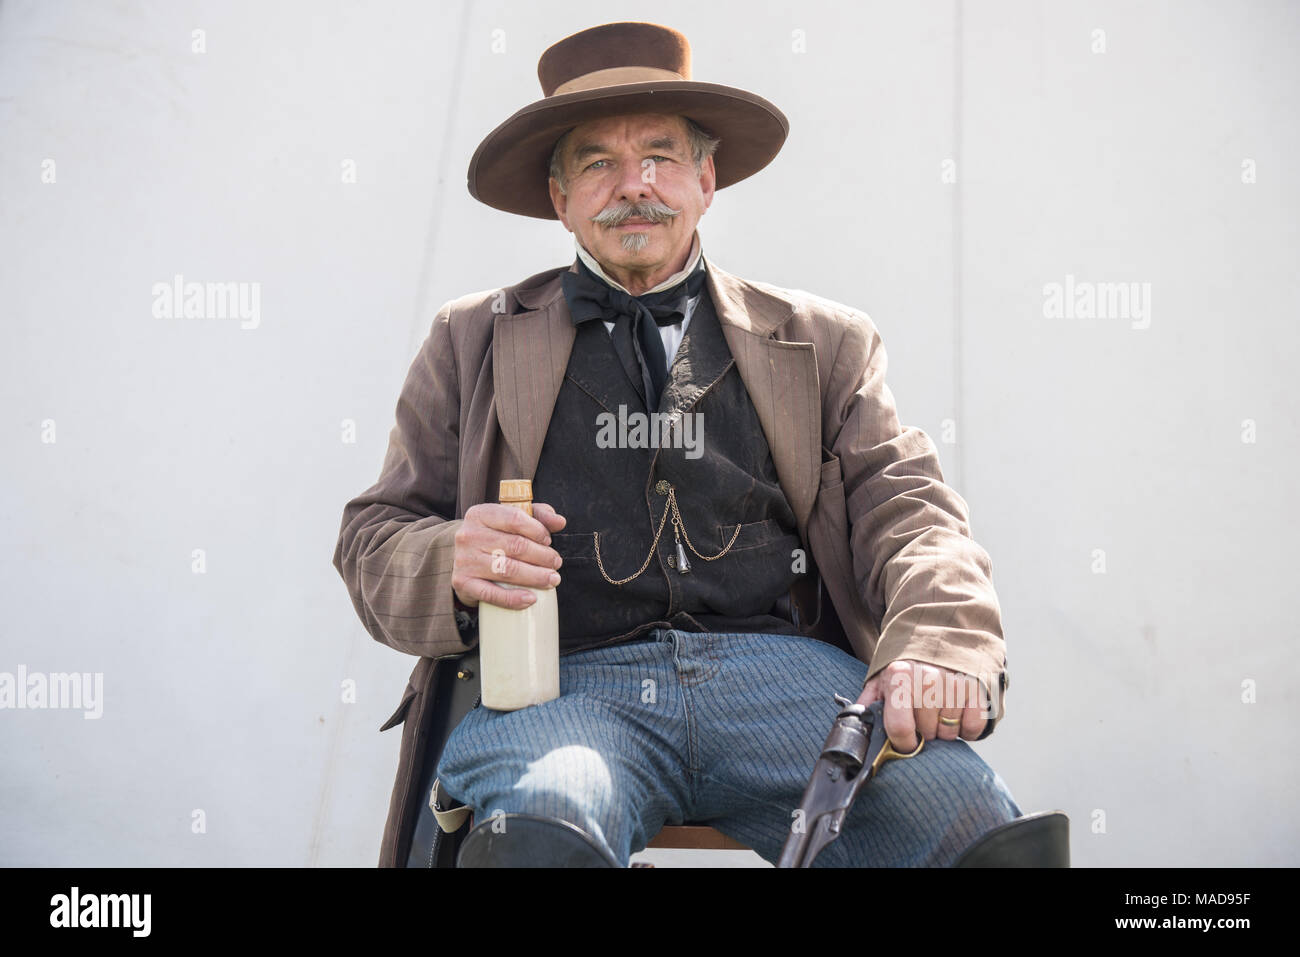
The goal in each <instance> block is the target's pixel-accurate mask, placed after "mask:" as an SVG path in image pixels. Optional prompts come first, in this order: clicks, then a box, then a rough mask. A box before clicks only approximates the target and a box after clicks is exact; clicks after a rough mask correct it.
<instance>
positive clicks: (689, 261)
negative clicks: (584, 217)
mask: <svg viewBox="0 0 1300 957" xmlns="http://www.w3.org/2000/svg"><path fill="white" fill-rule="evenodd" d="M573 245H574V246H576V247H577V249H578V257H579V258H580V259H581V260H582V261H583V262H584V263H586V264H587V268H588V269H590V270H591V271H592V272H594V273H595V274H596V275H597V276H599V277H600V278H601V279H602V280H604V281H605V282H607V283H609V284H610V285H611V286H613V287H614V288H615V289H622V291H623V292H627V294H628V295H629V296H630V295H632V293H630V292H628V291H627V290H626V289H623V287H622V286H620V285H619V284H618V283H617V282H615V281H614V280H613V279H611V278H610V277H609V275H608V274H607V273H606V272H605V270H603V269H601V268H600V263H598V262H596V259H595V257H593V256H592V255H591V253H589V252H587V250H586V249H584V248H583V245H582V243H580V242H578V237H577V234H576V233H575V234H574V237H573ZM703 255H704V249H703V248H702V246H701V244H700V231H699V230H698V229H697V230H696V231H695V235H694V237H693V238H692V240H691V254H690V255H689V256H687V257H686V265H685V266H684V267H683V268H682V270H681V272H678V273H674V274H673V275H671V276H669V277H668V278H667V279H665V280H664V281H663V282H661V283H659V285H657V286H655V287H654V288H653V289H647V290H646V291H645V292H643V293H638V295H642V296H648V295H650V293H652V292H662V291H663V290H665V289H671V288H672V287H673V286H675V285H677V284H678V283H679V282H681V281H682V280H683V279H685V278H686V277H687V276H689V275H690V274H691V271H692V270H693V269H694V268H695V265H696V263H698V262H699V261H700V257H701V256H703Z"/></svg>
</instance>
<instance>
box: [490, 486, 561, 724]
mask: <svg viewBox="0 0 1300 957" xmlns="http://www.w3.org/2000/svg"><path fill="white" fill-rule="evenodd" d="M500 498H501V504H502V505H513V506H514V507H516V508H520V509H523V510H524V511H525V512H527V513H528V514H529V515H532V514H533V483H532V482H531V481H529V480H528V479H508V480H506V481H503V482H502V483H501V496H500ZM496 584H498V585H500V586H501V587H502V588H526V589H527V590H528V591H531V592H532V593H533V594H534V595H536V596H537V600H536V601H534V602H533V603H532V604H531V605H529V606H528V607H527V608H520V609H518V610H515V609H512V608H502V607H501V606H500V605H493V604H491V603H489V602H486V601H480V602H479V604H478V643H479V678H480V681H481V685H480V688H481V690H482V693H483V705H484V706H485V707H488V708H491V709H492V710H493V711H518V710H519V709H520V708H526V707H528V706H529V705H532V704H541V703H542V702H544V701H550V700H552V699H554V698H558V697H559V696H560V610H559V606H558V605H557V604H556V601H555V589H554V588H531V587H528V586H526V585H512V584H508V583H506V582H496Z"/></svg>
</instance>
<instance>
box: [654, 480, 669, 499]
mask: <svg viewBox="0 0 1300 957" xmlns="http://www.w3.org/2000/svg"><path fill="white" fill-rule="evenodd" d="M668 489H669V485H668V482H667V480H665V479H660V480H659V481H658V482H655V491H656V492H658V493H659V494H660V495H667V494H668Z"/></svg>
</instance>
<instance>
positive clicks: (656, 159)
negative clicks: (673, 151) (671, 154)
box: [650, 156, 668, 163]
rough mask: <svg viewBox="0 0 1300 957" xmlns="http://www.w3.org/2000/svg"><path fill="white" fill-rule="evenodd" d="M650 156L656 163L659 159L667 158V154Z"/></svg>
mask: <svg viewBox="0 0 1300 957" xmlns="http://www.w3.org/2000/svg"><path fill="white" fill-rule="evenodd" d="M650 158H651V159H652V160H654V161H655V162H656V163H657V162H659V160H667V159H668V157H667V156H652V157H650Z"/></svg>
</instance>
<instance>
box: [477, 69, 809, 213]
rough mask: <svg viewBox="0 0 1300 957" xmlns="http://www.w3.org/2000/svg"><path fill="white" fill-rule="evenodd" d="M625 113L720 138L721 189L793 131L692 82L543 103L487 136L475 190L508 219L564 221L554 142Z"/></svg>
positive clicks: (763, 108)
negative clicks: (671, 117)
mask: <svg viewBox="0 0 1300 957" xmlns="http://www.w3.org/2000/svg"><path fill="white" fill-rule="evenodd" d="M624 113H668V114H681V115H683V116H687V117H690V118H691V119H692V120H694V121H695V122H696V123H698V124H699V125H700V126H702V127H704V128H705V129H707V130H708V131H709V132H710V133H712V134H713V135H714V136H717V137H719V139H720V140H721V142H720V143H719V144H718V149H717V152H715V153H714V154H713V163H714V170H715V171H716V173H717V184H716V186H715V188H716V189H722V188H723V187H724V186H730V185H731V184H733V183H738V182H740V181H741V180H742V179H744V178H745V177H747V176H752V175H754V174H755V173H757V172H758V171H759V170H761V169H762V168H763V167H764V166H766V165H767V164H768V163H770V162H771V161H772V159H773V158H774V157H775V156H776V154H777V153H778V152H780V150H781V146H782V145H783V144H784V143H785V138H786V136H787V135H788V134H789V132H790V124H789V122H788V121H787V120H786V118H785V115H784V114H783V113H782V112H781V111H780V110H778V109H777V108H776V107H775V106H773V105H772V104H771V103H769V102H768V101H767V100H765V99H763V98H762V97H761V96H758V95H756V94H754V93H750V92H748V91H746V90H740V89H736V88H734V87H729V86H722V85H720V84H717V83H698V82H695V81H693V80H680V81H655V82H645V83H625V84H621V85H619V86H615V87H601V88H600V89H596V90H582V91H579V92H577V93H565V94H562V95H560V96H551V97H547V98H546V99H543V100H538V101H537V102H536V103H532V104H530V105H528V106H526V107H524V108H523V109H522V110H520V111H519V112H517V113H516V114H515V115H514V116H512V117H510V119H508V120H506V121H505V122H504V123H502V124H501V125H500V126H498V127H497V128H496V129H495V130H493V131H492V132H491V133H489V134H488V135H487V136H486V137H485V138H484V140H483V142H482V143H480V144H479V146H478V149H476V150H475V151H474V156H473V158H472V159H470V161H469V182H468V185H469V192H470V195H471V196H473V197H474V198H475V199H477V200H478V201H479V202H482V203H486V204H487V205H489V206H492V207H493V208H495V209H500V210H504V211H505V212H507V213H518V214H519V215H520V216H532V217H534V218H536V219H558V218H559V217H557V216H556V215H555V208H554V207H553V206H552V205H551V196H550V191H549V190H548V188H547V179H548V177H549V175H550V173H549V168H550V162H551V152H552V150H554V148H555V142H556V140H558V139H559V138H560V137H561V136H562V135H564V133H565V132H566V131H568V130H570V129H572V128H573V127H575V126H577V125H578V124H579V123H585V122H587V121H588V120H594V119H599V118H601V117H604V116H618V115H620V114H624Z"/></svg>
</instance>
